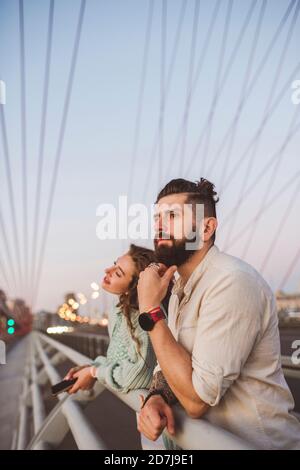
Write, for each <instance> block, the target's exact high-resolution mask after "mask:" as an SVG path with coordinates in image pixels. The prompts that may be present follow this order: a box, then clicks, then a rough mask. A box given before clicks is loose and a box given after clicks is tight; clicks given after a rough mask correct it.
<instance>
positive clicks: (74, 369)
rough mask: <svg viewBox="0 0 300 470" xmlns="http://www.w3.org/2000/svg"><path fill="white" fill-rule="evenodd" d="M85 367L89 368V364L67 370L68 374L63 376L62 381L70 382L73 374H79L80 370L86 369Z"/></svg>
mask: <svg viewBox="0 0 300 470" xmlns="http://www.w3.org/2000/svg"><path fill="white" fill-rule="evenodd" d="M86 367H90V364H85V365H84V366H76V367H72V369H70V370H69V372H68V373H67V374H66V375H65V377H64V380H71V379H73V378H74V374H75V373H76V372H79V371H80V370H82V369H84V368H86Z"/></svg>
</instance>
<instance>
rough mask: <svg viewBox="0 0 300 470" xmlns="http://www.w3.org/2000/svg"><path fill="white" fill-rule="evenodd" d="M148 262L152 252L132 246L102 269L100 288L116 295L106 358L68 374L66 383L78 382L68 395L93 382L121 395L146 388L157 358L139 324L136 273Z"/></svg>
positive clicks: (86, 387) (76, 368) (98, 358)
mask: <svg viewBox="0 0 300 470" xmlns="http://www.w3.org/2000/svg"><path fill="white" fill-rule="evenodd" d="M151 262H155V255H154V252H153V251H152V250H149V249H147V248H142V247H139V246H136V245H133V244H132V245H130V249H129V251H128V252H127V253H125V254H124V255H123V256H121V257H120V258H118V259H117V261H115V262H114V265H113V266H111V267H110V268H107V269H105V274H106V275H105V277H104V279H103V281H102V288H103V289H104V290H106V291H107V292H110V293H111V294H115V295H118V303H117V305H116V306H115V307H114V308H113V311H112V312H111V314H110V316H109V326H108V330H109V336H110V343H109V346H108V349H107V355H106V356H99V357H97V358H96V359H95V360H94V361H93V362H92V364H87V365H85V366H81V367H74V368H72V369H71V370H70V371H69V372H68V374H67V375H66V377H65V378H66V379H71V378H77V381H76V383H75V384H74V385H73V387H72V388H71V389H70V390H69V391H68V392H69V393H70V394H72V393H76V392H77V391H78V390H89V389H91V388H92V387H93V386H94V383H95V381H96V380H99V381H100V382H102V383H104V384H107V385H109V386H110V387H111V388H113V389H115V390H117V391H119V392H124V393H126V392H129V390H132V389H139V388H149V386H150V384H151V380H152V374H153V369H154V367H155V363H156V357H155V354H154V351H153V349H152V346H151V342H150V339H149V336H148V334H147V332H145V331H143V330H142V329H141V327H140V325H139V322H138V316H139V310H138V297H137V283H138V278H139V273H140V272H141V271H143V270H144V269H145V268H146V267H147V266H148V265H149V264H150V263H151Z"/></svg>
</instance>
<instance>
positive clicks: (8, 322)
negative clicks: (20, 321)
mask: <svg viewBox="0 0 300 470" xmlns="http://www.w3.org/2000/svg"><path fill="white" fill-rule="evenodd" d="M7 324H8V326H14V324H15V320H13V319H12V318H9V320H7Z"/></svg>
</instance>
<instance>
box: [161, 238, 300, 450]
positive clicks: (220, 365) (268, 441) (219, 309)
mask: <svg viewBox="0 0 300 470" xmlns="http://www.w3.org/2000/svg"><path fill="white" fill-rule="evenodd" d="M168 324H169V327H170V329H171V331H172V334H173V335H174V337H175V338H176V340H177V341H178V342H179V343H180V344H181V345H183V346H184V347H185V349H186V350H187V351H188V352H189V353H190V354H191V357H192V366H193V375H192V381H193V386H194V388H195V391H196V392H197V393H198V394H199V397H200V398H201V399H202V400H203V401H204V402H205V403H207V404H209V405H210V408H209V410H208V411H207V413H206V414H205V415H204V417H203V419H207V420H208V421H209V422H211V423H212V424H215V425H217V426H220V427H222V428H224V429H227V430H228V431H230V432H232V433H233V434H235V435H237V436H240V437H241V438H243V439H244V440H246V441H248V442H249V443H252V444H253V445H254V446H255V447H256V448H262V449H293V448H298V449H300V424H299V422H298V420H297V419H296V418H295V417H294V416H293V415H291V414H290V411H291V410H292V409H293V407H294V400H293V397H292V395H291V392H290V390H289V388H288V386H287V383H286V381H285V378H284V376H283V372H282V368H281V357H280V342H279V331H278V320H277V309H276V302H275V298H274V295H273V293H272V291H271V289H270V287H269V286H268V284H267V283H266V282H265V281H264V279H263V278H262V277H261V276H260V275H259V274H258V272H257V271H255V269H253V268H252V267H251V266H249V265H248V264H246V263H245V262H243V261H241V260H239V259H237V258H235V257H233V256H229V255H227V254H225V253H222V252H220V251H219V249H218V248H217V247H216V246H212V247H211V248H210V250H209V251H208V253H207V254H206V256H205V258H204V259H203V260H202V261H201V262H200V264H199V265H198V266H197V268H196V269H195V271H194V272H193V273H192V275H191V276H190V278H189V280H188V282H187V283H186V285H185V286H183V287H182V285H181V279H180V278H179V279H178V280H177V282H176V283H175V285H174V288H173V291H172V296H171V299H170V304H169V315H168Z"/></svg>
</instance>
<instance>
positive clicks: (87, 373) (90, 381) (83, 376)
mask: <svg viewBox="0 0 300 470" xmlns="http://www.w3.org/2000/svg"><path fill="white" fill-rule="evenodd" d="M72 378H73V379H77V380H76V382H75V384H74V385H73V386H72V388H70V389H69V390H68V393H69V394H73V393H76V392H78V390H91V389H92V388H93V386H94V384H95V382H96V379H94V378H93V377H92V376H91V366H84V367H81V369H80V370H78V371H77V372H75V373H73V375H72Z"/></svg>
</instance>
